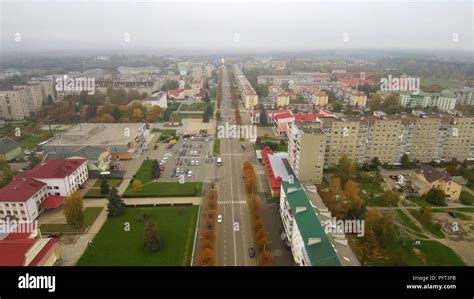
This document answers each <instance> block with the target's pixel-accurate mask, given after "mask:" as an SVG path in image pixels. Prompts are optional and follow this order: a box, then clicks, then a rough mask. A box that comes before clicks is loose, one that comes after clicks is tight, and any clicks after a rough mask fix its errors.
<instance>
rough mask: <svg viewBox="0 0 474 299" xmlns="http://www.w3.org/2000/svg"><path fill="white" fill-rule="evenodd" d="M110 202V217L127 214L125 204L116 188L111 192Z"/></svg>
mask: <svg viewBox="0 0 474 299" xmlns="http://www.w3.org/2000/svg"><path fill="white" fill-rule="evenodd" d="M108 201H109V202H108V203H107V210H108V212H109V215H108V216H109V217H114V216H122V215H123V214H124V213H125V203H124V202H123V200H122V198H121V197H120V195H119V194H118V190H117V188H116V187H115V186H114V187H112V190H110V193H109V196H108Z"/></svg>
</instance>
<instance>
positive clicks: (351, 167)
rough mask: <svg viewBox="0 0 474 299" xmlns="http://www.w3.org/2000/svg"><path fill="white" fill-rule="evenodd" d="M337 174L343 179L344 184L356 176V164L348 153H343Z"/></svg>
mask: <svg viewBox="0 0 474 299" xmlns="http://www.w3.org/2000/svg"><path fill="white" fill-rule="evenodd" d="M336 174H337V176H338V177H339V178H340V179H341V182H342V184H343V185H345V184H346V182H347V181H348V180H350V179H354V178H355V176H356V165H355V163H353V162H352V160H351V159H349V157H348V156H347V155H343V156H342V157H341V158H340V159H339V164H338V165H337V167H336Z"/></svg>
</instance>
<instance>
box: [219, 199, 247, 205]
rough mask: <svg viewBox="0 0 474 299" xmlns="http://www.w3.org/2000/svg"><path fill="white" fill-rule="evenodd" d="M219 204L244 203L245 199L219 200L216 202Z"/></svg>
mask: <svg viewBox="0 0 474 299" xmlns="http://www.w3.org/2000/svg"><path fill="white" fill-rule="evenodd" d="M217 203H218V204H220V205H229V204H246V203H247V202H246V201H245V200H220V201H218V202H217Z"/></svg>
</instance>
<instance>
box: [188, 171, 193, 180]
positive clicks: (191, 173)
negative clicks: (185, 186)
mask: <svg viewBox="0 0 474 299" xmlns="http://www.w3.org/2000/svg"><path fill="white" fill-rule="evenodd" d="M192 176H193V171H192V170H190V171H189V172H188V178H190V177H192Z"/></svg>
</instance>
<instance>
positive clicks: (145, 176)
mask: <svg viewBox="0 0 474 299" xmlns="http://www.w3.org/2000/svg"><path fill="white" fill-rule="evenodd" d="M152 164H153V160H144V161H143V163H142V165H141V166H140V168H139V169H138V171H137V173H136V174H135V179H137V180H140V181H141V182H142V184H146V183H148V182H151V181H153V179H152V177H151V165H152Z"/></svg>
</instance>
